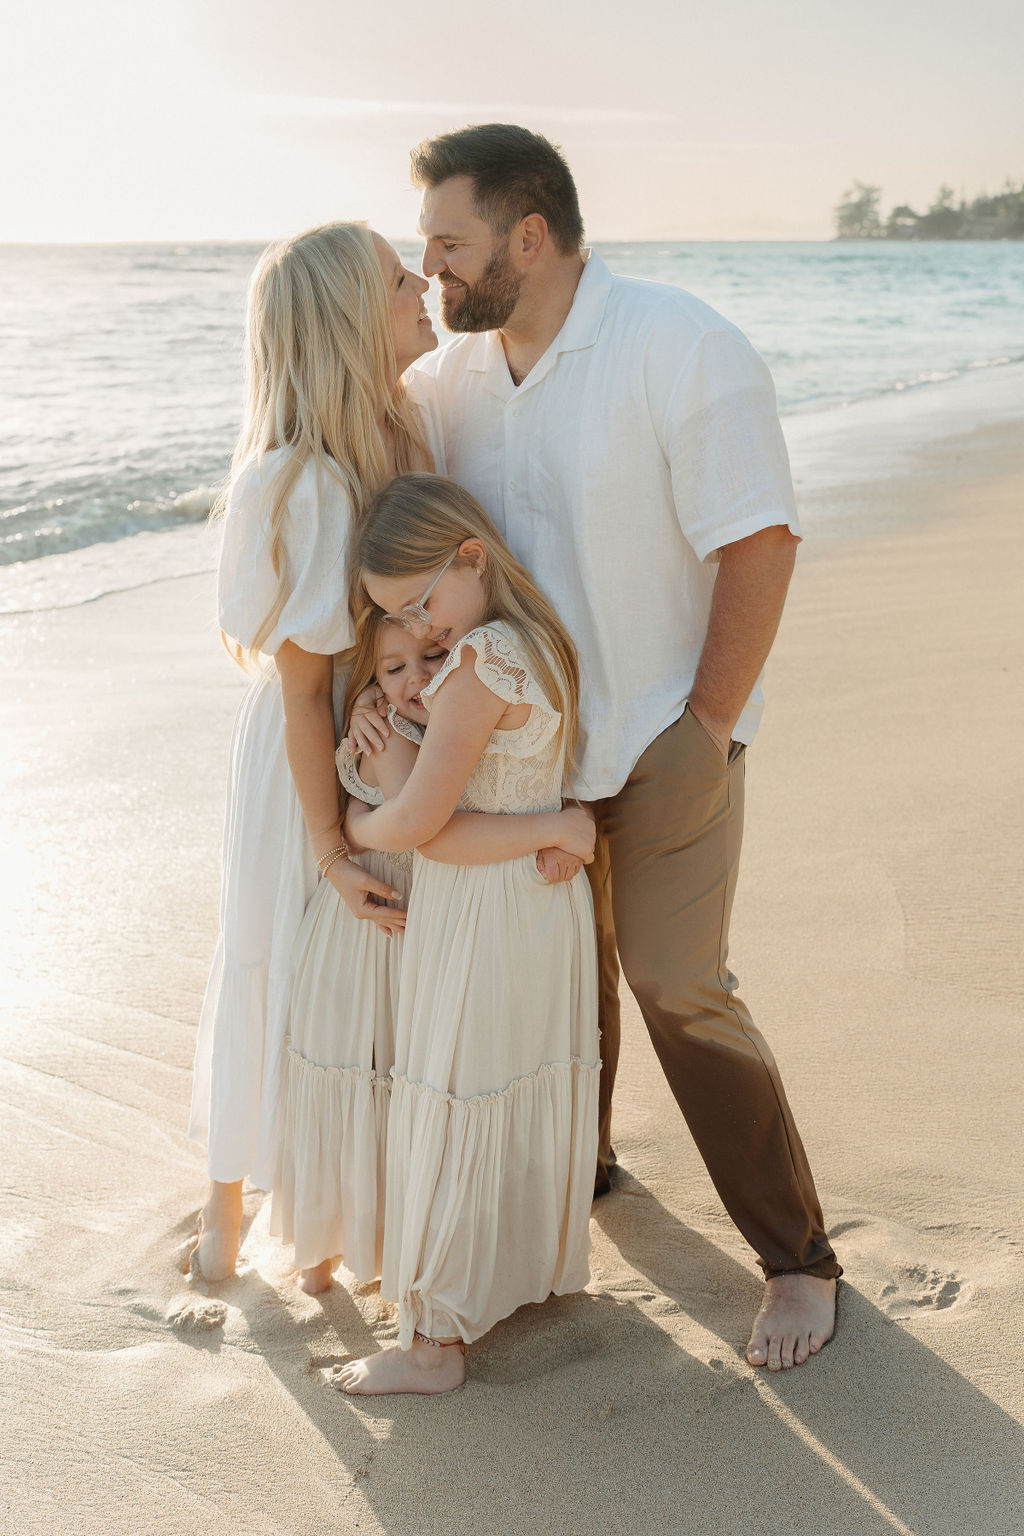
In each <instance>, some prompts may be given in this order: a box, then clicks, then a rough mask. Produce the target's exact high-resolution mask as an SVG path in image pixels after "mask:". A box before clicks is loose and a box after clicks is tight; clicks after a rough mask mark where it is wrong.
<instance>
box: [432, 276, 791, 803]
mask: <svg viewBox="0 0 1024 1536" xmlns="http://www.w3.org/2000/svg"><path fill="white" fill-rule="evenodd" d="M406 379H407V380H408V381H409V384H410V389H411V392H412V394H413V397H414V398H415V399H416V400H417V401H419V403H420V404H421V406H422V408H423V409H424V410H425V411H426V412H427V413H428V415H429V416H430V417H431V418H432V420H431V426H432V427H434V428H435V429H437V430H438V431H439V433H440V435H441V436H442V437H443V441H444V453H445V461H446V467H447V473H448V474H449V475H451V476H452V478H453V479H455V480H457V481H458V482H459V484H460V485H463V486H465V488H466V489H467V490H468V491H471V492H472V493H473V495H474V496H476V498H477V500H478V501H480V502H481V503H482V504H483V506H484V507H485V508H486V510H487V511H488V512H489V513H490V515H491V517H492V518H493V519H494V521H495V523H496V524H497V526H498V528H499V529H500V530H501V533H502V534H503V536H504V538H505V539H506V541H507V542H508V544H509V546H510V548H511V549H512V552H513V554H515V556H516V557H517V559H519V560H521V561H522V562H523V564H524V565H526V566H527V567H528V568H529V569H530V571H532V573H533V575H534V577H535V579H536V581H537V583H538V585H539V586H540V587H541V589H542V590H543V591H544V593H545V594H546V595H547V597H548V598H549V599H550V601H551V602H552V603H553V605H554V607H555V609H556V610H557V612H558V613H559V615H560V616H561V618H562V620H563V622H564V623H565V625H566V628H567V629H568V630H569V633H570V634H571V635H572V637H573V639H574V640H575V642H576V645H577V647H578V649H579V655H580V667H581V674H582V699H581V724H582V736H581V743H580V750H579V754H578V765H579V773H578V776H577V784H576V788H577V790H578V792H579V794H580V795H581V797H582V798H584V799H591V800H593V799H601V798H603V797H604V796H606V795H612V794H615V793H616V792H617V791H618V790H619V789H620V788H621V787H622V785H623V784H624V783H625V780H626V779H627V777H628V776H629V773H630V771H631V770H632V768H633V766H634V764H635V763H636V761H637V759H638V758H639V757H640V755H641V754H642V752H643V751H644V749H645V748H646V747H648V746H649V745H650V743H651V742H652V741H653V740H654V738H655V737H656V736H658V735H659V734H660V732H661V731H663V730H665V729H666V727H667V726H669V725H671V724H672V722H673V721H674V720H677V719H678V718H679V716H680V715H681V714H682V712H683V709H684V708H685V706H686V700H687V696H688V694H689V691H690V688H691V686H692V684H693V679H694V676H695V674H696V671H697V663H698V661H699V660H700V654H701V650H702V647H703V644H704V637H705V633H706V630H707V623H708V615H709V612H710V606H711V594H712V591H713V589H714V584H715V576H716V573H717V564H716V561H715V556H716V554H717V551H718V550H720V549H721V548H722V546H723V545H725V544H730V543H733V542H734V541H735V540H737V539H743V538H746V537H747V536H748V535H749V534H752V533H756V532H757V531H758V530H759V529H761V528H768V527H771V526H773V525H775V524H787V525H788V526H789V527H790V528H791V529H792V531H793V532H794V533H795V534H797V535H799V531H800V530H799V525H798V523H797V518H796V510H795V507H794V502H793V488H792V481H791V479H790V473H789V462H788V459H787V456H786V448H785V443H784V441H783V438H782V431H781V428H780V426H779V420H778V414H777V410H776V402H775V390H774V387H773V385H772V381H771V377H770V375H769V373H768V370H767V369H766V367H765V365H764V363H763V362H762V361H761V359H760V358H759V357H758V355H757V353H756V352H755V351H754V349H753V348H752V347H751V345H750V343H749V342H748V341H747V340H746V339H745V338H744V336H743V335H742V334H741V333H740V332H739V331H738V330H736V328H735V327H734V326H731V325H730V324H729V323H728V322H727V321H725V320H723V319H722V317H721V316H720V315H717V314H716V313H715V312H714V310H712V309H710V308H709V307H708V306H707V305H706V304H702V303H701V302H700V301H699V300H698V299H695V298H694V297H693V296H692V295H691V294H688V293H686V292H684V291H683V290H682V289H680V288H673V287H670V286H667V285H663V284H660V283H649V282H642V281H639V280H637V279H634V278H626V277H618V276H615V275H613V274H612V273H611V272H610V271H609V270H608V268H607V267H606V266H605V264H604V262H603V261H601V260H600V258H599V257H597V256H594V255H593V254H591V255H590V256H589V258H588V260H587V263H586V266H585V268H584V271H583V275H582V277H581V278H580V283H579V287H578V288H577V290H576V296H575V299H574V302H573V306H572V309H571V310H570V312H569V314H568V316H567V318H566V321H565V324H564V325H563V326H562V329H561V330H560V331H559V333H558V335H557V336H556V337H555V339H554V341H553V342H552V343H551V346H550V347H549V348H548V350H547V351H546V352H545V354H544V356H543V357H542V358H541V359H540V360H539V362H538V363H537V364H536V365H535V366H534V368H533V369H532V370H531V372H530V373H529V374H528V375H527V376H526V378H525V379H524V380H523V382H522V383H521V384H520V385H519V386H518V387H517V386H516V385H515V384H514V383H513V382H512V377H511V374H510V373H509V370H508V364H507V362H506V360H505V353H504V350H503V348H502V345H501V338H500V336H499V335H498V333H497V332H493V331H491V332H486V333H478V334H473V335H466V336H460V337H459V338H458V339H457V340H456V341H454V342H452V343H451V344H450V345H448V346H445V347H443V348H441V349H440V350H439V351H437V352H434V353H431V354H429V355H428V356H427V357H425V358H424V359H422V360H421V362H420V363H419V364H418V365H417V366H416V368H414V369H412V370H411V371H410V372H409V373H407V374H406ZM761 709H762V694H761V688H760V682H759V683H758V686H757V687H756V688H755V690H754V692H753V693H752V694H751V696H750V699H749V700H748V701H747V704H746V706H745V708H744V710H743V713H742V715H741V716H740V719H739V722H738V724H737V726H736V729H735V731H734V736H735V738H736V739H737V740H739V741H744V742H749V741H751V740H752V739H753V736H754V732H755V730H756V729H757V722H758V719H759V717H760V714H761Z"/></svg>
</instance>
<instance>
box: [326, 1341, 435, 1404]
mask: <svg viewBox="0 0 1024 1536" xmlns="http://www.w3.org/2000/svg"><path fill="white" fill-rule="evenodd" d="M438 1342H439V1343H441V1345H442V1347H441V1348H440V1349H439V1348H438V1347H437V1345H436V1344H424V1343H423V1342H422V1341H421V1340H420V1339H418V1338H416V1339H413V1343H412V1348H411V1349H397V1348H396V1349H382V1350H381V1351H380V1353H379V1354H376V1355H367V1356H366V1357H365V1359H362V1360H349V1361H347V1362H346V1363H345V1364H344V1365H339V1366H335V1368H334V1370H333V1371H332V1372H331V1386H332V1387H338V1388H339V1389H340V1390H341V1391H342V1392H348V1393H349V1394H350V1395H351V1396H353V1397H369V1396H372V1395H374V1394H375V1393H384V1392H424V1393H433V1392H453V1391H454V1390H455V1388H456V1387H461V1386H462V1384H463V1382H464V1381H465V1379H466V1350H465V1345H464V1344H463V1343H462V1340H461V1339H445V1340H439V1341H438Z"/></svg>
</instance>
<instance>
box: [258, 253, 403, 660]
mask: <svg viewBox="0 0 1024 1536" xmlns="http://www.w3.org/2000/svg"><path fill="white" fill-rule="evenodd" d="M246 330H247V339H248V362H249V395H248V401H247V405H246V412H245V422H244V426H243V428H242V434H241V436H240V437H239V439H238V445H237V447H236V448H235V453H234V457H233V459H232V461H231V473H232V478H234V477H235V476H236V475H238V473H239V472H240V471H241V470H242V468H243V467H244V466H245V465H246V464H248V463H249V462H250V461H251V460H252V459H253V458H255V459H257V460H260V459H262V457H263V455H264V454H266V453H268V452H270V451H271V450H273V449H277V448H287V449H290V450H291V452H289V453H287V454H285V455H284V457H283V460H282V463H281V465H280V468H279V469H277V471H276V472H275V474H274V476H273V478H272V479H271V480H270V483H269V484H268V486H267V487H266V490H265V492H264V495H265V498H266V502H267V505H268V506H269V525H270V552H271V559H272V561H273V566H274V573H275V575H276V576H277V581H278V589H277V594H276V597H275V599H274V602H273V604H272V606H271V609H270V611H269V613H268V614H267V615H266V617H265V618H264V620H263V623H262V624H261V626H260V628H259V631H258V633H257V634H256V637H255V639H254V641H253V644H252V647H251V648H250V650H249V651H248V652H241V653H239V654H238V659H239V660H243V657H244V659H245V660H250V659H254V658H255V655H256V653H258V651H259V648H260V645H261V643H262V642H263V641H264V640H265V639H266V638H267V636H268V635H269V634H270V633H271V631H272V630H273V628H274V625H275V624H276V623H277V620H278V618H279V616H280V613H281V610H282V608H283V607H284V605H285V602H286V601H287V598H288V595H289V583H290V579H291V576H290V573H289V571H288V570H287V569H286V566H287V561H286V559H285V550H284V545H283V540H282V527H283V524H284V518H285V514H286V511H287V507H288V499H289V497H290V495H291V493H292V491H293V489H294V487H295V484H296V481H297V480H298V478H299V475H300V474H301V473H302V471H303V469H304V468H305V466H306V465H307V464H308V463H310V462H312V463H313V465H314V466H315V469H316V473H317V476H318V478H319V477H320V476H322V475H330V476H332V477H333V478H334V479H335V480H337V481H339V482H340V483H341V484H342V485H343V486H344V488H345V490H346V491H347V493H348V495H349V498H350V499H351V503H352V516H353V521H354V524H355V525H356V526H358V524H359V522H360V520H361V519H362V517H363V516H364V514H365V512H366V508H367V507H368V506H369V504H370V502H371V500H372V499H373V497H374V495H375V494H376V492H377V491H378V490H379V489H380V488H381V486H382V485H384V484H385V483H386V481H387V479H388V475H389V473H390V471H389V467H388V455H387V436H388V435H390V436H391V437H392V438H393V440H394V450H395V462H396V464H397V466H398V468H399V469H400V470H410V469H422V468H423V467H424V466H426V465H428V464H429V463H430V455H429V452H428V450H427V447H426V443H425V442H424V439H423V436H422V434H421V432H420V430H419V427H418V425H417V423H416V418H415V416H414V414H413V409H412V406H411V404H410V403H409V401H408V399H407V398H406V394H405V388H404V385H403V384H402V382H401V380H397V381H396V374H395V367H396V363H395V350H394V344H393V341H392V336H391V303H390V295H389V291H388V285H387V282H386V280H385V277H384V273H383V271H382V269H381V264H380V259H379V258H378V256H377V252H376V249H375V247H374V244H373V237H372V235H371V233H370V230H369V229H368V227H367V226H366V225H365V224H361V223H359V224H322V225H320V226H319V227H318V228H316V229H308V230H306V231H305V232H304V233H303V234H299V235H293V236H292V237H291V238H290V239H287V240H280V241H278V242H277V243H276V244H274V245H271V246H268V248H267V249H266V250H265V251H264V253H263V255H262V256H261V258H260V261H259V263H258V265H257V267H256V270H255V271H254V273H253V275H252V279H251V281H250V284H249V302H248V313H247V320H246ZM263 513H264V508H263V507H261V508H259V509H258V513H254V517H255V516H262V515H263ZM253 533H254V536H255V533H256V529H255V527H254V529H253Z"/></svg>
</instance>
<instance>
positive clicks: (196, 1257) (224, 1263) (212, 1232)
mask: <svg viewBox="0 0 1024 1536" xmlns="http://www.w3.org/2000/svg"><path fill="white" fill-rule="evenodd" d="M241 1230H242V1181H241V1179H239V1181H238V1183H237V1184H218V1183H217V1181H216V1179H214V1180H212V1181H211V1183H210V1193H209V1197H208V1198H207V1201H206V1204H205V1205H204V1206H203V1209H202V1213H201V1215H200V1217H199V1230H198V1231H197V1233H196V1238H195V1242H194V1243H193V1244H192V1247H191V1248H190V1249H189V1251H188V1255H187V1258H188V1269H189V1271H190V1272H192V1273H196V1272H198V1278H199V1279H201V1280H208V1281H211V1282H215V1281H217V1280H227V1279H229V1278H230V1277H231V1276H232V1275H233V1274H234V1272H235V1262H236V1260H237V1258H238V1240H239V1234H240V1232H241Z"/></svg>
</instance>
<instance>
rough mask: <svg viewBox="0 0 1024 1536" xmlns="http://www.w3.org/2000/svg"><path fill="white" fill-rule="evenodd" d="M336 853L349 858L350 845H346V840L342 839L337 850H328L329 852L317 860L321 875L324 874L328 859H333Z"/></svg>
mask: <svg viewBox="0 0 1024 1536" xmlns="http://www.w3.org/2000/svg"><path fill="white" fill-rule="evenodd" d="M336 853H340V854H342V855H343V856H344V857H345V858H346V859H347V858H348V843H346V842H345V841H344V839H342V841H341V842H340V843H339V844H338V846H337V847H336V848H328V850H327V852H326V853H322V854H321V855H320V857H319V858H318V859H317V861H316V867H317V869H319V870H320V873H321V874H323V870H324V865H325V863H326V861H327V860H328V859H333V858H334V855H335V854H336Z"/></svg>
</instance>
